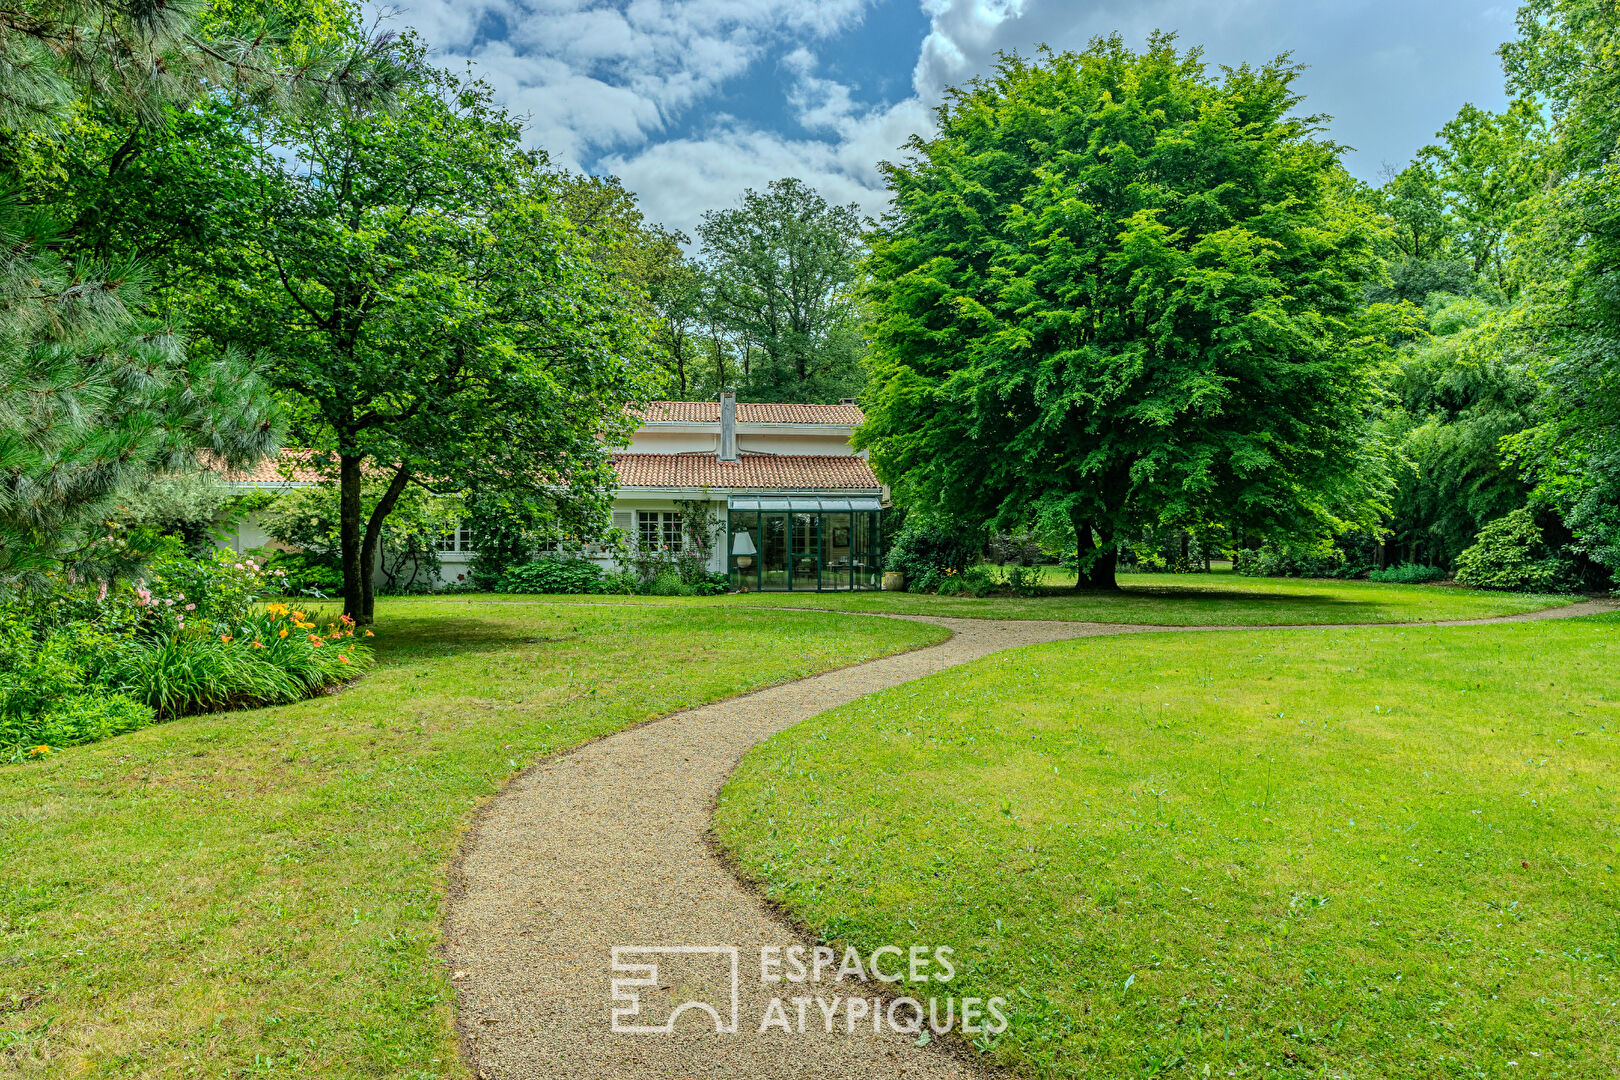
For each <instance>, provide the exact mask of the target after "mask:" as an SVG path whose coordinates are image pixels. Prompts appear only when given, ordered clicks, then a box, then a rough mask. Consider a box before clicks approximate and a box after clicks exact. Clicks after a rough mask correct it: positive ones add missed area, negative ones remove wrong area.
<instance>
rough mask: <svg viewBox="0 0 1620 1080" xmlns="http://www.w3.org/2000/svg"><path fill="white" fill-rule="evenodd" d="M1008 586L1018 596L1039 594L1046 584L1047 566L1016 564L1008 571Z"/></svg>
mask: <svg viewBox="0 0 1620 1080" xmlns="http://www.w3.org/2000/svg"><path fill="white" fill-rule="evenodd" d="M1006 586H1007V589H1008V590H1009V591H1010V592H1012V593H1013V594H1014V595H1016V596H1039V595H1040V593H1041V591H1042V589H1044V588H1045V586H1046V568H1045V567H1044V566H1015V567H1013V568H1012V569H1010V570H1008V571H1007V580H1006Z"/></svg>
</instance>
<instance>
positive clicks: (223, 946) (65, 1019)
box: [0, 600, 944, 1077]
mask: <svg viewBox="0 0 1620 1080" xmlns="http://www.w3.org/2000/svg"><path fill="white" fill-rule="evenodd" d="M378 608H379V614H380V618H379V621H378V625H377V627H376V629H377V637H376V639H375V642H374V644H375V645H376V646H377V651H378V654H379V660H380V666H379V667H378V668H377V670H376V671H374V672H373V673H372V674H371V675H370V676H368V677H367V678H366V679H365V680H364V681H362V682H360V683H359V684H357V685H355V686H353V687H351V688H349V689H348V690H347V691H345V692H344V693H341V694H338V695H336V696H332V697H326V698H320V699H316V700H313V701H308V702H302V703H299V704H296V705H287V706H281V707H277V708H271V709H259V710H253V711H247V712H237V713H226V714H218V715H210V716H197V717H190V718H187V719H181V720H175V721H172V722H170V723H167V724H162V725H159V726H156V727H152V728H148V729H145V730H142V731H139V732H135V733H132V734H129V735H124V736H120V737H118V738H114V739H109V740H107V741H105V742H103V743H99V744H96V745H93V746H87V747H81V748H77V749H73V750H69V751H65V752H62V753H60V754H58V755H53V756H52V757H51V758H50V759H48V760H46V761H43V762H38V763H31V764H25V765H15V766H0V866H3V867H4V870H3V874H0V1072H7V1071H8V1070H16V1071H18V1072H21V1073H24V1074H35V1073H36V1072H37V1071H40V1070H43V1071H47V1072H49V1073H51V1074H53V1075H75V1076H78V1075H88V1076H164V1077H190V1076H197V1077H219V1076H233V1077H234V1076H246V1075H257V1074H259V1073H261V1072H264V1073H269V1072H279V1071H286V1072H289V1073H295V1074H299V1075H305V1076H321V1077H343V1076H366V1077H375V1076H394V1077H415V1076H453V1075H464V1069H463V1068H462V1066H461V1064H460V1062H459V1060H458V1059H457V1058H456V1054H455V1049H454V1043H453V1035H452V1029H451V1011H450V1010H451V1003H452V995H451V990H450V986H449V983H448V981H447V978H446V975H447V973H446V972H445V971H444V970H443V968H442V966H441V964H440V962H439V961H438V959H437V955H436V952H435V949H436V945H437V941H438V937H439V925H440V919H441V915H442V905H443V899H444V889H445V884H446V869H447V865H448V862H449V860H450V859H451V857H452V855H453V852H454V850H455V847H456V843H457V841H458V838H459V837H460V835H461V832H462V830H463V828H464V827H465V826H466V824H467V822H468V820H469V818H470V816H471V814H472V812H473V811H474V809H475V808H476V807H477V805H478V804H479V803H480V802H481V801H483V800H484V799H486V798H488V797H489V796H490V795H491V794H493V793H494V792H496V791H497V790H499V789H500V787H501V786H502V785H503V784H504V783H505V782H506V780H507V779H508V778H509V777H511V776H512V774H513V773H515V772H516V771H518V770H519V769H521V768H523V767H524V766H525V765H527V764H528V763H530V762H531V761H533V760H535V759H536V758H538V757H541V756H544V755H545V754H548V753H552V752H555V751H558V750H561V749H564V748H566V747H569V746H573V745H576V744H578V743H580V742H582V741H584V740H586V739H590V738H592V737H593V736H597V735H601V734H604V733H607V732H611V731H615V730H618V729H621V728H623V727H625V726H626V725H629V724H633V723H635V722H637V721H640V720H644V719H647V718H649V717H653V716H657V715H659V714H662V713H667V712H670V711H673V710H676V709H681V708H685V707H688V706H692V705H696V704H698V703H701V702H706V701H712V700H715V699H717V698H721V697H725V696H727V695H731V694H736V693H738V692H741V691H744V690H748V689H751V688H754V687H758V686H761V685H765V684H768V683H772V682H777V681H780V680H784V679H789V678H793V677H796V676H801V675H805V674H809V673H811V672H814V671H817V670H822V669H825V668H829V667H834V666H837V665H840V664H845V663H850V662H853V661H857V660H861V659H865V658H867V657H871V656H875V655H880V654H883V653H887V652H891V651H895V650H898V649H904V648H908V647H912V646H916V645H921V644H927V643H930V642H933V641H937V640H939V639H941V638H942V637H943V636H944V632H943V631H940V630H938V629H936V628H934V627H929V626H925V625H918V624H912V623H904V622H899V621H894V620H884V619H855V618H849V617H845V616H839V615H836V614H825V613H788V612H765V611H754V610H749V609H731V610H725V609H717V610H712V611H703V612H691V611H684V610H677V609H670V610H639V609H638V610H633V611H632V610H628V609H615V608H583V607H580V608H567V609H564V608H550V609H548V608H543V607H537V606H527V607H493V606H487V605H478V604H472V605H468V604H465V603H458V604H451V603H448V602H446V601H443V600H423V601H384V602H381V603H379V605H378Z"/></svg>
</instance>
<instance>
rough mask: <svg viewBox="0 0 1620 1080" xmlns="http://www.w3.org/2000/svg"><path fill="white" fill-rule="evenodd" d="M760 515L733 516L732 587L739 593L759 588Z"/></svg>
mask: <svg viewBox="0 0 1620 1080" xmlns="http://www.w3.org/2000/svg"><path fill="white" fill-rule="evenodd" d="M759 552H760V546H759V514H757V513H746V514H732V515H731V587H732V588H733V589H735V590H737V591H738V592H753V591H754V590H755V589H757V588H759Z"/></svg>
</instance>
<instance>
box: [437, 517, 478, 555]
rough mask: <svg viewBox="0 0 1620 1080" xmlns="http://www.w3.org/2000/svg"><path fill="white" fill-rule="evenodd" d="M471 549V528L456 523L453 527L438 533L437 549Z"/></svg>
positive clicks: (454, 550)
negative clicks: (445, 531)
mask: <svg viewBox="0 0 1620 1080" xmlns="http://www.w3.org/2000/svg"><path fill="white" fill-rule="evenodd" d="M472 549H473V544H472V529H470V528H468V527H467V526H465V525H462V524H460V523H458V524H457V525H456V527H455V528H454V529H451V530H450V531H449V532H447V533H441V534H440V535H439V550H440V551H451V552H456V551H459V552H467V553H470V552H471V551H472Z"/></svg>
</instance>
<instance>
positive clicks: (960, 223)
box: [858, 34, 1387, 587]
mask: <svg viewBox="0 0 1620 1080" xmlns="http://www.w3.org/2000/svg"><path fill="white" fill-rule="evenodd" d="M1297 72H1298V68H1297V67H1295V66H1294V65H1292V64H1289V63H1288V62H1286V60H1278V61H1275V62H1273V63H1270V64H1267V65H1264V66H1261V67H1249V66H1244V67H1239V68H1234V69H1223V70H1222V71H1221V72H1220V74H1219V77H1213V76H1211V75H1210V74H1209V73H1208V72H1207V71H1206V70H1205V67H1204V65H1203V63H1202V62H1201V60H1200V57H1199V53H1198V51H1197V50H1191V51H1188V52H1180V51H1178V50H1177V48H1176V46H1175V41H1174V38H1173V36H1170V35H1162V34H1161V35H1155V36H1154V37H1153V38H1151V39H1150V41H1149V43H1148V46H1147V48H1146V50H1145V51H1143V52H1141V53H1135V52H1133V51H1131V50H1129V49H1127V48H1126V47H1125V46H1124V44H1123V43H1122V42H1121V40H1120V39H1119V38H1118V37H1114V38H1111V39H1098V40H1096V41H1093V42H1092V44H1091V45H1090V46H1089V47H1088V48H1087V49H1086V50H1085V51H1084V52H1080V53H1063V54H1053V53H1050V52H1046V53H1043V54H1042V55H1041V57H1040V58H1039V59H1038V60H1035V61H1031V60H1026V59H1021V58H1018V57H1007V58H1004V59H1003V60H1002V62H1001V63H1000V65H999V66H998V68H997V70H996V72H995V74H994V75H993V76H991V77H989V78H986V79H983V80H977V81H974V82H973V83H970V84H968V85H967V86H965V87H962V88H959V89H958V90H956V91H954V92H952V93H951V94H950V95H948V97H947V100H946V103H945V105H944V106H942V107H941V109H940V110H939V113H938V134H937V135H936V136H935V137H933V138H929V139H922V138H916V139H913V140H912V142H911V143H910V144H909V151H910V153H909V156H908V157H907V158H906V160H904V161H903V162H901V163H900V164H896V165H890V166H887V174H888V181H889V187H890V189H891V191H892V193H893V196H894V210H893V212H892V213H891V214H890V215H888V216H887V217H886V218H885V219H884V221H883V222H882V223H881V226H880V228H879V230H878V232H877V234H876V236H874V237H873V246H872V257H871V263H870V266H871V277H870V285H869V290H870V301H871V304H872V307H873V321H872V324H871V328H870V330H871V337H872V361H871V377H870V382H869V385H868V388H867V392H866V398H865V403H866V407H867V422H866V424H865V425H864V426H863V427H862V428H861V429H860V431H859V433H858V441H859V445H861V446H863V447H867V448H869V449H870V450H871V451H872V458H873V461H874V463H875V465H876V467H877V469H878V471H879V474H880V475H881V476H882V477H883V478H884V479H885V480H886V481H888V482H889V483H891V484H892V485H893V486H894V488H895V491H896V495H897V497H898V498H900V499H901V500H903V501H905V502H907V503H909V504H910V505H912V506H918V507H923V506H926V507H937V508H939V509H941V510H944V511H946V512H948V513H951V514H954V515H958V516H961V517H965V518H967V519H969V520H974V521H994V522H996V523H998V524H1000V525H1003V526H1010V525H1013V524H1016V523H1018V522H1021V521H1026V520H1028V519H1029V518H1030V517H1031V516H1034V515H1041V516H1049V515H1062V516H1065V517H1067V518H1068V519H1069V520H1070V521H1071V522H1072V523H1073V526H1074V529H1075V533H1076V537H1077V543H1078V547H1079V552H1078V554H1079V557H1080V562H1081V569H1082V575H1081V577H1082V581H1083V582H1087V583H1089V584H1091V585H1094V586H1100V587H1112V586H1113V584H1114V564H1115V545H1116V543H1117V542H1118V541H1119V540H1120V539H1122V538H1124V537H1126V536H1127V535H1129V534H1130V533H1131V532H1132V531H1134V530H1137V529H1141V528H1146V527H1153V526H1171V527H1192V528H1201V527H1208V526H1211V525H1221V526H1224V527H1227V528H1231V529H1234V530H1236V531H1237V532H1238V533H1239V534H1244V535H1250V536H1257V535H1282V534H1296V535H1297V534H1311V533H1320V532H1323V531H1327V530H1331V529H1334V528H1340V527H1343V526H1344V525H1345V524H1347V523H1349V522H1352V521H1354V522H1358V523H1368V524H1370V523H1371V522H1372V520H1373V517H1374V512H1375V511H1376V509H1377V508H1378V506H1379V504H1380V503H1381V502H1382V500H1383V497H1384V493H1385V492H1386V491H1387V482H1386V481H1385V480H1384V479H1383V477H1382V476H1381V473H1380V470H1381V469H1382V468H1383V466H1382V464H1381V460H1382V455H1381V454H1380V452H1379V450H1378V447H1376V446H1375V445H1371V443H1372V442H1373V439H1372V436H1371V435H1370V433H1369V427H1368V423H1367V419H1366V418H1367V413H1368V404H1369V395H1370V394H1371V393H1372V389H1371V387H1372V382H1373V380H1372V378H1371V374H1372V368H1373V367H1374V366H1375V365H1376V364H1377V363H1378V362H1379V359H1380V357H1381V356H1382V355H1383V346H1382V344H1381V341H1382V337H1381V335H1380V334H1379V333H1377V328H1378V323H1379V318H1380V312H1379V311H1378V310H1376V309H1369V308H1367V307H1366V306H1365V305H1364V304H1363V303H1362V300H1361V297H1362V293H1363V287H1364V285H1365V284H1366V283H1367V282H1368V281H1370V280H1372V279H1373V278H1374V277H1375V276H1376V275H1377V273H1378V272H1379V271H1378V262H1377V260H1376V257H1375V255H1374V252H1373V241H1374V239H1375V235H1376V227H1375V225H1374V224H1373V223H1372V222H1371V220H1370V218H1369V217H1368V216H1367V212H1366V211H1365V210H1364V209H1362V208H1360V207H1359V206H1358V205H1357V200H1354V199H1351V198H1349V197H1348V195H1347V191H1348V181H1347V179H1346V178H1345V176H1344V173H1343V171H1342V169H1341V167H1340V165H1339V163H1338V153H1339V148H1338V147H1336V146H1334V145H1333V144H1332V143H1329V142H1327V141H1325V140H1323V139H1321V138H1320V137H1318V134H1317V132H1318V122H1317V120H1315V119H1313V118H1301V117H1298V116H1296V109H1297V107H1298V106H1299V104H1300V97H1299V95H1298V94H1297V93H1296V92H1295V91H1294V90H1293V88H1292V86H1293V82H1294V79H1295V76H1296V74H1297Z"/></svg>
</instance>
